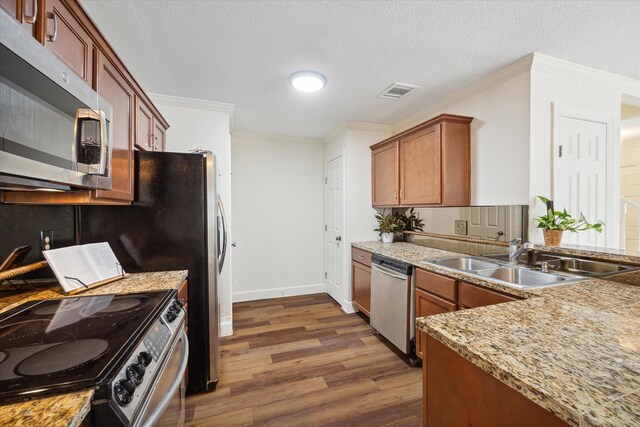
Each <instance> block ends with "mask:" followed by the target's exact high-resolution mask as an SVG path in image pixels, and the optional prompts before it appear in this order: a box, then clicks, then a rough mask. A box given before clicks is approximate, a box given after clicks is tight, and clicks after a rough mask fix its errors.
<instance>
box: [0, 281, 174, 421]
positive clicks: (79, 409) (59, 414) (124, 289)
mask: <svg viewBox="0 0 640 427" xmlns="http://www.w3.org/2000/svg"><path fill="white" fill-rule="evenodd" d="M186 278H187V271H186V270H181V271H157V272H151V273H134V274H130V275H129V276H127V277H125V278H124V279H122V280H118V281H117V282H113V283H109V284H107V285H104V286H100V287H98V288H95V289H91V290H88V291H86V292H84V293H82V294H78V296H89V295H107V294H130V293H137V292H148V291H159V290H168V289H176V288H177V287H178V286H180V284H182V282H183V281H184V279H186ZM64 297H65V295H64V293H63V292H62V289H61V288H59V287H51V288H45V289H40V290H32V291H26V292H23V293H20V294H16V295H11V296H5V297H0V313H1V312H3V311H7V310H10V309H11V308H13V307H16V306H18V305H20V304H22V303H25V302H28V301H34V300H40V299H56V298H64ZM92 398H93V390H81V391H78V392H75V393H68V394H63V395H58V396H51V397H47V398H43V399H36V400H31V401H28V402H22V403H16V404H10V405H3V406H0V426H28V427H35V426H47V427H76V426H79V425H80V424H81V423H82V421H83V420H84V418H85V417H86V416H87V414H89V411H90V410H91V399H92Z"/></svg>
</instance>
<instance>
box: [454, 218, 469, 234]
mask: <svg viewBox="0 0 640 427" xmlns="http://www.w3.org/2000/svg"><path fill="white" fill-rule="evenodd" d="M455 227H456V234H458V235H460V236H466V235H467V221H465V220H463V219H456V221H455Z"/></svg>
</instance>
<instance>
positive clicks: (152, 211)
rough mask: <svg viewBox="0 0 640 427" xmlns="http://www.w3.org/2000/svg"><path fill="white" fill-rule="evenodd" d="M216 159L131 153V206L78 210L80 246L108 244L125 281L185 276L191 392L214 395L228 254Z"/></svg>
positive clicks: (205, 154) (205, 155) (204, 154)
mask: <svg viewBox="0 0 640 427" xmlns="http://www.w3.org/2000/svg"><path fill="white" fill-rule="evenodd" d="M215 177H216V171H215V157H214V156H213V155H212V153H210V152H200V153H196V154H183V153H164V152H136V153H135V178H134V180H135V199H134V202H133V204H132V205H131V206H82V207H80V208H79V209H78V212H79V213H78V221H77V224H78V225H77V227H78V230H77V231H78V233H77V234H78V238H79V240H80V243H92V242H103V241H106V242H109V244H110V245H111V248H112V249H113V251H114V252H115V254H116V256H117V258H118V260H119V261H120V263H121V264H122V265H123V267H124V269H125V270H126V271H127V272H128V273H134V272H142V271H163V270H189V294H188V295H189V301H188V303H189V306H188V312H189V317H188V336H189V346H190V347H191V351H190V353H189V386H188V389H187V391H188V392H191V393H193V392H201V391H210V390H214V389H215V387H216V385H217V384H218V378H219V374H220V355H219V345H218V329H219V309H218V286H217V284H218V274H219V273H220V272H221V271H222V268H223V266H224V258H225V252H226V251H225V249H226V246H227V241H226V240H227V239H226V225H225V220H224V209H223V207H222V203H221V201H220V198H219V197H218V194H217V192H216V183H215Z"/></svg>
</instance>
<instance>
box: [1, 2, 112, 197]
mask: <svg viewBox="0 0 640 427" xmlns="http://www.w3.org/2000/svg"><path fill="white" fill-rule="evenodd" d="M112 116H113V109H112V107H111V105H109V103H107V102H106V101H105V99H104V98H102V97H101V96H100V95H99V94H98V93H97V92H95V91H94V90H92V89H91V87H89V85H87V84H86V83H85V82H84V81H83V80H82V79H81V78H80V77H79V76H77V75H76V74H74V72H73V71H71V69H70V68H69V67H67V66H66V65H65V64H64V63H63V62H62V61H60V59H58V58H57V57H56V56H55V55H54V54H53V53H52V52H50V51H49V50H48V49H46V48H45V47H44V46H42V45H41V44H40V43H38V42H37V41H36V40H35V39H34V38H33V37H31V35H30V34H28V33H27V32H26V31H24V30H23V29H22V28H21V27H20V25H19V24H18V22H17V21H15V20H14V19H13V18H12V17H10V16H9V15H7V14H6V13H5V12H3V11H2V10H0V189H21V190H24V189H48V190H52V189H57V190H75V189H87V188H91V189H105V190H109V189H111V144H110V142H111V141H110V138H111V121H112Z"/></svg>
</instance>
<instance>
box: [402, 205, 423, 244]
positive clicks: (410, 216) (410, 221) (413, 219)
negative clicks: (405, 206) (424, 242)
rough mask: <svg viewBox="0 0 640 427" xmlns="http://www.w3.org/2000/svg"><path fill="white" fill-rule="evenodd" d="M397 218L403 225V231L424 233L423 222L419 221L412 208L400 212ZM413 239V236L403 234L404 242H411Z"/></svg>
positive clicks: (418, 216) (418, 215)
mask: <svg viewBox="0 0 640 427" xmlns="http://www.w3.org/2000/svg"><path fill="white" fill-rule="evenodd" d="M398 218H399V219H400V221H402V223H403V224H404V231H424V221H422V219H420V214H417V213H416V212H415V210H414V209H413V208H411V209H409V210H408V211H406V212H401V213H400V214H398ZM414 237H415V236H414V235H413V234H405V235H404V241H405V242H411V241H413V238H414Z"/></svg>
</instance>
